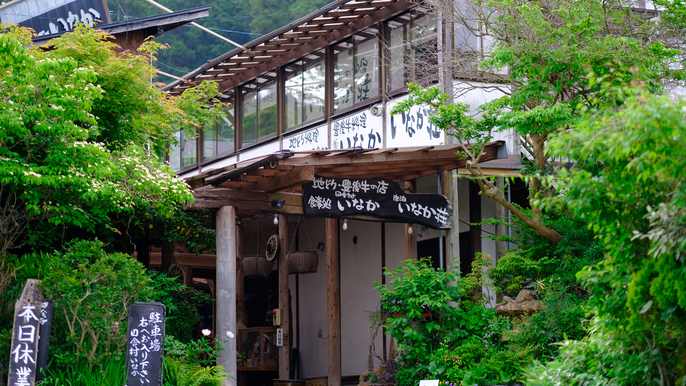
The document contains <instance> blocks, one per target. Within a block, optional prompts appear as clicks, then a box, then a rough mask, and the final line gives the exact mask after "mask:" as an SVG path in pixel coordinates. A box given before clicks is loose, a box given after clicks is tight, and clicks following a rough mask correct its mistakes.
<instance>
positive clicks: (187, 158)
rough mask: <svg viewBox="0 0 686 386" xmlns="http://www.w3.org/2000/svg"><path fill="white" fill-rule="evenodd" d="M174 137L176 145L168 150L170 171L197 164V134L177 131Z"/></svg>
mask: <svg viewBox="0 0 686 386" xmlns="http://www.w3.org/2000/svg"><path fill="white" fill-rule="evenodd" d="M174 137H175V138H174V139H175V140H176V143H175V144H174V145H173V146H171V147H170V148H169V166H170V167H171V168H172V170H180V169H183V168H185V167H186V166H191V165H193V164H195V163H197V162H198V157H197V155H198V151H197V147H196V143H197V134H188V133H187V132H186V131H184V130H179V131H177V132H176V133H175V134H174Z"/></svg>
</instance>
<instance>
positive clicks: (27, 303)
mask: <svg viewBox="0 0 686 386" xmlns="http://www.w3.org/2000/svg"><path fill="white" fill-rule="evenodd" d="M40 309H41V294H40V290H39V289H38V281H37V280H33V279H29V280H27V282H26V285H25V286H24V290H23V291H22V294H21V297H19V300H17V302H16V303H15V305H14V328H13V329H12V348H11V350H10V368H9V382H8V386H33V385H35V380H36V356H37V352H38V334H39V331H38V330H39V326H40V319H39V318H40Z"/></svg>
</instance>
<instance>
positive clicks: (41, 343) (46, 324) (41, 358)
mask: <svg viewBox="0 0 686 386" xmlns="http://www.w3.org/2000/svg"><path fill="white" fill-rule="evenodd" d="M54 311H55V301H54V300H43V302H42V304H41V309H40V328H39V329H38V334H39V338H38V359H37V362H36V381H42V380H43V369H45V366H47V364H48V344H49V343H50V330H51V329H52V316H53V313H54Z"/></svg>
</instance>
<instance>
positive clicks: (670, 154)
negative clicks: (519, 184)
mask: <svg viewBox="0 0 686 386" xmlns="http://www.w3.org/2000/svg"><path fill="white" fill-rule="evenodd" d="M602 86H603V87H605V89H606V90H605V91H606V92H607V93H611V94H613V95H617V96H619V97H621V98H622V99H621V102H622V108H621V109H599V110H588V115H587V116H586V118H585V119H584V121H583V122H582V123H581V124H579V125H578V126H577V127H576V128H575V130H574V131H570V132H568V133H565V134H564V135H563V136H561V137H560V138H559V139H558V140H556V141H555V143H554V144H553V146H554V147H555V149H556V151H558V152H561V153H564V154H567V155H568V156H569V157H570V158H571V159H574V160H577V165H576V167H575V168H574V169H572V170H571V171H569V172H566V171H564V172H563V173H561V175H560V178H561V181H560V182H561V184H562V185H563V186H565V195H564V197H559V198H557V199H556V200H554V203H555V204H557V205H560V206H564V207H565V208H568V209H569V210H571V211H572V212H573V213H575V214H576V215H577V216H579V217H582V218H584V219H585V220H586V221H588V222H589V227H591V229H593V231H594V232H595V233H596V234H597V235H598V237H599V238H600V240H601V241H602V242H603V245H604V247H605V249H606V253H607V257H606V259H605V260H604V261H602V262H600V263H598V264H597V265H595V266H590V267H587V268H585V269H584V270H583V271H581V272H580V273H579V274H578V276H579V277H580V278H581V279H582V281H583V282H584V284H585V286H586V288H587V289H588V290H589V291H590V293H591V297H590V300H589V302H590V306H591V310H592V311H593V312H594V313H595V314H596V315H597V316H596V319H595V324H596V326H597V327H596V328H595V329H594V330H593V331H592V333H591V335H590V336H589V337H588V338H586V339H584V340H582V341H580V342H576V343H574V344H573V345H572V347H574V349H570V350H569V351H568V352H565V354H564V355H563V356H562V357H561V358H560V360H558V361H556V362H554V363H553V364H551V365H550V366H549V367H548V366H546V367H539V368H537V369H536V372H535V373H536V379H538V381H539V382H542V383H545V382H547V383H550V384H552V383H559V382H560V379H561V377H566V378H570V379H571V378H574V377H576V378H578V379H582V378H588V377H591V376H597V377H599V379H605V380H606V381H607V384H639V383H640V384H649V385H650V384H660V385H673V384H679V383H680V382H683V380H684V377H685V376H686V362H685V361H684V358H686V346H685V345H684V341H686V340H685V336H686V330H685V328H684V326H686V320H685V315H686V312H685V311H686V296H684V288H686V281H685V280H686V279H685V278H686V265H684V247H686V244H685V243H684V236H683V235H684V230H685V229H686V224H685V222H684V218H685V215H686V197H685V195H686V193H685V192H686V178H685V177H684V173H683V170H684V167H686V153H685V150H684V146H683V144H682V143H681V140H680V138H683V137H684V134H685V133H686V124H685V123H684V122H686V121H685V120H684V103H683V102H675V101H672V100H670V99H668V98H666V97H660V96H654V95H651V94H649V93H647V92H646V91H645V90H644V89H643V88H629V87H619V88H618V87H617V86H616V85H615V84H614V83H607V82H606V83H603V85H602ZM620 342H621V344H619V343H620ZM615 345H617V347H616V348H615ZM605 347H612V349H611V350H610V349H609V348H607V349H605ZM621 348H624V349H623V350H622V349H621ZM613 351H617V352H616V353H615V352H613ZM582 365H583V366H582ZM585 365H588V367H584V366H585ZM614 368H617V369H622V371H623V372H622V373H620V372H618V371H615V370H613V369H614Z"/></svg>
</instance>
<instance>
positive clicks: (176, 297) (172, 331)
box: [159, 285, 212, 343]
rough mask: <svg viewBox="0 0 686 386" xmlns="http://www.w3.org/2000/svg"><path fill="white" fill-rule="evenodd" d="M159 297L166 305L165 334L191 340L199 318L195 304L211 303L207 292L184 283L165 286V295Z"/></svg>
mask: <svg viewBox="0 0 686 386" xmlns="http://www.w3.org/2000/svg"><path fill="white" fill-rule="evenodd" d="M159 299H160V300H159V301H161V302H162V303H163V304H164V305H165V306H166V307H167V320H166V322H165V326H166V330H167V336H170V335H173V336H174V338H176V339H178V340H179V341H181V342H184V343H188V342H190V341H191V339H192V338H193V337H192V333H193V329H194V328H195V325H196V324H197V322H198V320H199V319H200V314H199V313H198V308H197V307H196V305H197V304H211V303H212V299H211V298H210V296H209V295H208V294H207V293H205V292H202V291H198V290H196V289H195V288H191V287H186V286H184V285H178V286H175V287H174V288H167V289H166V294H165V296H164V297H161V298H159Z"/></svg>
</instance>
